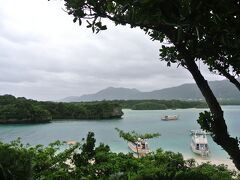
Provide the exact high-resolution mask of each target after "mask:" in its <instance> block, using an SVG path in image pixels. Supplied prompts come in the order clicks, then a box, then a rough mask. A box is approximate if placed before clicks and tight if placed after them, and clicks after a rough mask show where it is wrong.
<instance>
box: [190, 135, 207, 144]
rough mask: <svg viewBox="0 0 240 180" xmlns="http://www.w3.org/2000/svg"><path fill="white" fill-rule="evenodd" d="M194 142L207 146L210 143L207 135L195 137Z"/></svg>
mask: <svg viewBox="0 0 240 180" xmlns="http://www.w3.org/2000/svg"><path fill="white" fill-rule="evenodd" d="M193 141H194V142H195V143H196V144H207V143H208V141H207V136H206V135H194V136H193Z"/></svg>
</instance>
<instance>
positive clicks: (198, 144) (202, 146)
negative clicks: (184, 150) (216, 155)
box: [191, 131, 210, 157]
mask: <svg viewBox="0 0 240 180" xmlns="http://www.w3.org/2000/svg"><path fill="white" fill-rule="evenodd" d="M191 149H192V151H193V152H194V153H196V154H199V155H201V156H202V157H204V156H205V157H206V156H209V153H210V151H209V147H208V140H207V134H206V133H205V132H204V131H195V132H193V134H192V139H191Z"/></svg>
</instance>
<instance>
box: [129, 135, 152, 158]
mask: <svg viewBox="0 0 240 180" xmlns="http://www.w3.org/2000/svg"><path fill="white" fill-rule="evenodd" d="M128 147H129V148H130V149H131V150H132V151H133V152H135V153H138V154H148V153H149V152H150V149H149V147H148V143H147V142H146V140H144V139H140V138H139V139H138V141H136V142H134V143H133V142H128Z"/></svg>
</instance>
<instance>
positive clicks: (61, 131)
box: [0, 106, 240, 160]
mask: <svg viewBox="0 0 240 180" xmlns="http://www.w3.org/2000/svg"><path fill="white" fill-rule="evenodd" d="M204 110H207V109H195V108H192V109H176V110H170V109H169V110H129V109H125V110H123V111H124V116H123V118H122V119H111V120H78V121H76V120H61V121H53V122H52V123H48V124H31V125H26V124H25V125H0V140H1V141H3V142H10V141H12V140H15V139H17V138H18V137H20V138H21V139H22V142H23V143H30V144H31V145H36V144H43V145H47V144H49V143H51V142H53V141H56V140H62V141H69V140H74V141H81V139H82V138H85V137H86V135H87V133H88V132H89V131H92V132H94V133H95V137H96V140H97V144H98V143H100V142H103V143H105V144H108V145H109V146H110V148H111V150H112V151H114V152H129V151H130V150H129V149H128V147H127V143H126V142H125V141H124V140H122V139H121V138H119V137H118V134H117V132H116V130H115V128H116V127H117V128H119V129H122V130H124V131H132V130H135V131H137V132H138V133H156V132H159V133H160V134H161V136H160V137H159V138H155V139H151V140H149V141H148V143H149V146H150V148H151V150H156V149H158V148H162V149H164V150H170V151H174V152H180V153H182V154H183V155H184V156H187V157H193V158H196V157H197V155H195V154H194V153H192V151H191V149H190V140H191V136H190V133H189V131H190V130H192V129H199V128H200V126H199V125H198V123H197V121H196V120H197V118H198V116H199V113H200V112H202V111H204ZM223 110H224V117H225V119H226V123H227V125H228V130H229V132H230V134H231V136H233V137H240V119H239V117H240V106H223ZM175 114H176V115H179V119H178V120H176V121H162V120H161V117H162V116H165V115H175ZM208 141H209V147H210V151H211V152H210V157H209V158H208V159H209V160H216V159H218V160H226V159H228V155H227V154H226V152H225V151H223V150H222V149H221V147H220V146H218V145H217V144H216V143H214V142H213V141H212V139H211V137H210V136H208Z"/></svg>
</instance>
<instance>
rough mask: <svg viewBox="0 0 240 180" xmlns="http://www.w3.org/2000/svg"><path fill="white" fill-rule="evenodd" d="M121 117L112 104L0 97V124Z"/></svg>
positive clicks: (118, 110) (117, 106) (118, 107)
mask: <svg viewBox="0 0 240 180" xmlns="http://www.w3.org/2000/svg"><path fill="white" fill-rule="evenodd" d="M122 115H123V112H122V109H121V107H120V106H119V105H118V104H116V103H114V102H94V103H79V104H73V103H56V102H39V101H34V100H30V99H26V98H23V97H21V98H16V97H14V96H11V95H4V96H0V123H1V124H9V123H45V122H50V121H51V120H54V119H110V118H120V117H121V116H122Z"/></svg>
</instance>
